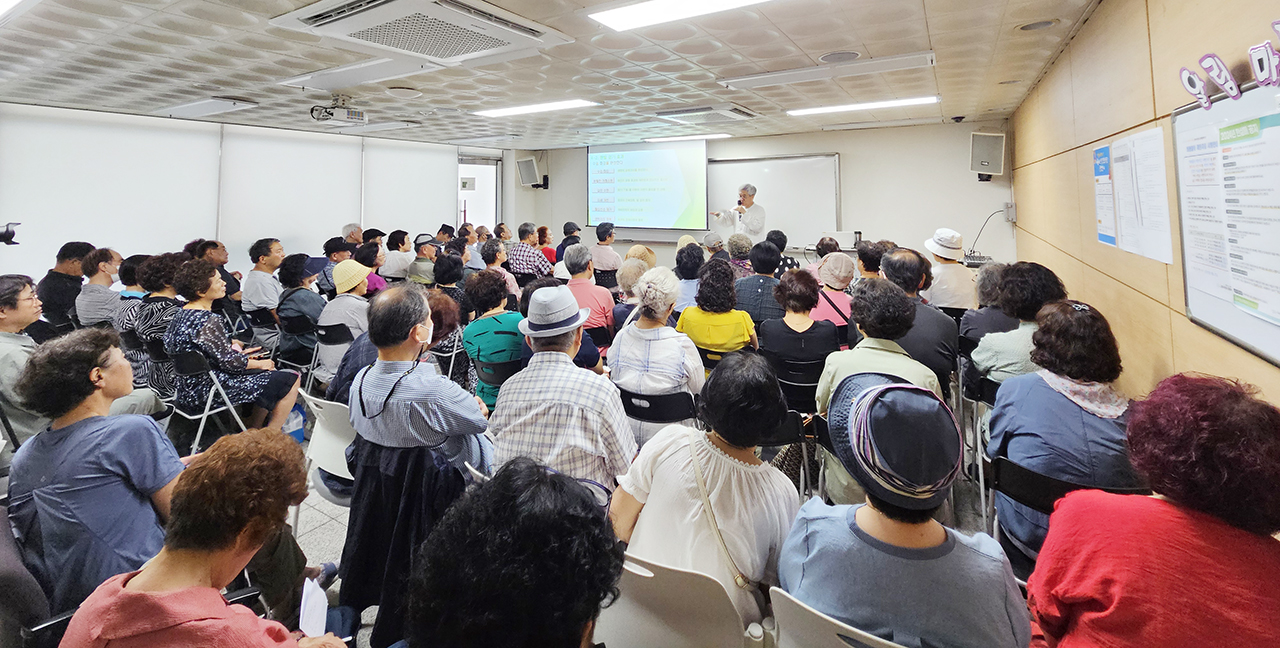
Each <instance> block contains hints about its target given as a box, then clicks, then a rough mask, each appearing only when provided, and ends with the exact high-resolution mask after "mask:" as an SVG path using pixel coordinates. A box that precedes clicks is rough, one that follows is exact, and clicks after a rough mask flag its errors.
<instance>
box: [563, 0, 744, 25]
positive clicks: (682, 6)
mask: <svg viewBox="0 0 1280 648" xmlns="http://www.w3.org/2000/svg"><path fill="white" fill-rule="evenodd" d="M765 1H766V0H648V2H637V3H635V4H630V5H627V6H624V7H617V8H615V9H608V10H605V11H597V12H595V13H591V14H587V15H588V16H590V18H591V19H592V20H594V21H596V22H598V23H600V24H602V25H604V26H606V27H608V28H610V29H612V30H614V31H620V32H621V31H627V30H630V29H639V28H640V27H648V26H650V25H660V24H662V23H666V22H671V21H673V20H685V19H687V18H694V17H696V16H705V15H707V14H713V13H718V12H721V11H728V10H730V9H739V8H741V7H749V6H751V5H756V4H761V3H763V2H765Z"/></svg>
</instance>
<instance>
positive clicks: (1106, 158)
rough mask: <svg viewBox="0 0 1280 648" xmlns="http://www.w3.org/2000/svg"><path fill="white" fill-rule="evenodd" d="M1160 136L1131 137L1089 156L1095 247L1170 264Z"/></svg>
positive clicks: (1143, 133)
mask: <svg viewBox="0 0 1280 648" xmlns="http://www.w3.org/2000/svg"><path fill="white" fill-rule="evenodd" d="M1164 153H1165V152H1164V132H1163V131H1162V130H1161V129H1159V128H1152V129H1149V130H1145V131H1141V132H1138V133H1134V134H1133V135H1130V136H1128V137H1123V138H1120V139H1118V140H1115V141H1113V142H1111V145H1110V146H1103V147H1099V148H1096V149H1094V150H1093V180H1094V184H1093V191H1094V212H1095V217H1096V219H1097V223H1098V242H1100V243H1104V244H1106V245H1113V246H1116V247H1118V248H1120V249H1121V250H1124V251H1126V252H1132V253H1134V254H1140V255H1142V256H1144V257H1147V258H1149V259H1155V260H1156V261H1159V262H1161V263H1173V227H1172V225H1171V219H1170V218H1169V186H1168V182H1167V180H1166V175H1165V170H1166V167H1165V160H1164Z"/></svg>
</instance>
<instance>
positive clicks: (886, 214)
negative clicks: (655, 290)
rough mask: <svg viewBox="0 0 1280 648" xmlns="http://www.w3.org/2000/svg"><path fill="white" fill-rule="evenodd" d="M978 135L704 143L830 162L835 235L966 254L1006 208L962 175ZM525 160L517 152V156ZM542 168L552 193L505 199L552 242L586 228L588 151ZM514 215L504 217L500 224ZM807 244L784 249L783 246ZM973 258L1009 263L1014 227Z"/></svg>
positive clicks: (737, 152) (667, 256)
mask: <svg viewBox="0 0 1280 648" xmlns="http://www.w3.org/2000/svg"><path fill="white" fill-rule="evenodd" d="M982 126H985V127H986V128H985V129H984V130H994V129H1002V128H1003V126H1004V124H1003V123H989V124H983V125H982ZM979 127H980V126H979V125H978V124H938V125H930V126H908V127H901V128H883V129H869V130H859V131H834V132H821V133H803V134H798V135H778V136H772V137H755V138H733V139H726V140H711V141H709V142H708V143H707V155H708V157H710V158H713V159H720V158H745V157H767V156H774V155H796V154H813V153H839V154H840V202H841V208H840V212H841V223H842V227H843V229H844V230H849V231H851V230H861V231H862V235H863V237H864V238H870V239H890V240H893V241H895V242H897V243H898V244H900V245H903V246H906V247H913V248H916V249H921V248H922V245H923V243H924V240H925V239H926V238H929V237H930V236H932V235H933V231H934V230H935V229H937V228H939V227H950V228H952V229H955V230H957V231H959V232H960V233H961V234H963V235H964V237H965V246H966V247H968V246H969V244H970V241H971V239H972V238H973V237H974V236H975V235H977V233H978V230H979V228H981V226H982V222H983V220H985V219H986V217H987V216H988V215H989V214H991V212H993V211H996V210H998V209H1002V208H1003V207H1004V203H1005V202H1007V201H1011V200H1013V198H1012V191H1011V190H1010V184H1009V179H1008V176H996V177H995V178H994V179H993V180H992V181H991V182H978V179H977V175H976V174H974V173H972V172H970V171H969V134H970V133H971V132H973V131H975V130H978V129H979ZM527 154H528V153H527V152H521V156H522V157H523V156H525V155H527ZM546 160H547V162H546V164H545V165H542V164H541V162H542V160H539V162H540V166H541V167H542V168H545V169H547V171H545V173H547V174H548V175H549V176H550V177H551V189H549V190H541V189H536V190H535V189H529V188H526V187H521V186H520V185H519V184H516V185H515V186H514V187H511V186H509V187H508V190H509V191H511V192H514V195H513V199H511V200H508V204H510V205H513V206H514V205H516V204H519V205H522V206H524V208H525V209H528V208H529V207H532V209H533V218H532V219H530V220H533V221H535V222H536V223H538V224H539V225H548V226H550V227H551V229H552V231H553V232H554V233H555V234H556V238H557V240H558V239H559V233H560V228H561V226H562V225H563V223H564V222H565V221H568V220H572V221H575V222H577V223H578V224H579V225H581V224H583V223H585V222H586V205H587V183H586V175H587V150H586V149H585V148H578V149H561V150H553V151H547V152H546ZM509 166H513V165H509ZM1006 168H1008V164H1006ZM762 202H763V197H762ZM513 211H514V210H513ZM513 211H508V212H507V214H508V216H511V215H513ZM515 213H519V212H518V211H516V212H515ZM521 218H523V217H521ZM508 222H512V221H510V220H509V221H508ZM515 222H518V220H517V221H515ZM784 231H785V228H784ZM586 238H588V239H590V238H591V233H590V232H586ZM813 243H815V241H791V242H790V245H791V246H803V245H812V244H813ZM646 245H649V246H650V247H652V248H654V250H655V251H656V252H657V253H658V259H659V262H660V263H663V264H666V265H670V264H672V263H674V260H675V249H674V248H675V246H674V245H672V244H670V243H655V242H646ZM629 246H630V242H619V244H618V245H617V246H616V247H618V248H619V251H620V252H625V248H627V247H629ZM978 249H979V251H981V252H983V253H984V254H987V255H989V256H991V257H994V258H995V259H997V260H1000V261H1013V260H1015V256H1016V250H1015V246H1014V238H1013V226H1012V225H1010V224H1008V223H1006V222H1004V219H1003V218H1002V216H1001V215H996V217H995V218H992V219H991V223H990V224H989V225H987V229H986V231H985V232H984V233H983V234H982V238H981V239H980V240H979V241H978Z"/></svg>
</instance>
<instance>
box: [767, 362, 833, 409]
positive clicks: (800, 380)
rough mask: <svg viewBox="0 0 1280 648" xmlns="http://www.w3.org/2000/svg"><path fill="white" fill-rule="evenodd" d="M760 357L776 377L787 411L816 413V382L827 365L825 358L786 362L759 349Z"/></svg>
mask: <svg viewBox="0 0 1280 648" xmlns="http://www.w3.org/2000/svg"><path fill="white" fill-rule="evenodd" d="M760 355H763V356H764V357H765V359H766V360H768V361H769V364H770V365H772V366H773V371H774V373H776V374H777V375H778V385H779V386H781V387H782V395H783V396H784V397H785V398H786V399H787V408H788V409H793V410H796V411H798V412H807V413H813V412H816V411H818V404H817V395H818V380H819V379H821V378H822V369H823V367H825V366H826V363H827V361H826V359H825V358H823V359H822V360H810V361H798V360H788V359H785V358H783V357H782V356H780V355H778V354H777V353H774V352H773V351H771V350H769V349H761V350H760Z"/></svg>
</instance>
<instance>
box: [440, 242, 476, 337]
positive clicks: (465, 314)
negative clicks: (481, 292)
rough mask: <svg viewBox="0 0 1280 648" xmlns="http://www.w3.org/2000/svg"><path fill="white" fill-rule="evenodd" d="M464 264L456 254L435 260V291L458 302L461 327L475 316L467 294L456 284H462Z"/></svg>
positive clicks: (445, 255) (441, 256) (442, 256)
mask: <svg viewBox="0 0 1280 648" xmlns="http://www.w3.org/2000/svg"><path fill="white" fill-rule="evenodd" d="M465 266H466V262H465V261H464V260H463V258H462V257H461V256H460V255H457V254H442V255H440V256H439V257H437V258H436V269H435V270H436V289H437V290H439V291H440V292H442V293H444V294H446V295H448V296H449V297H450V298H452V299H453V301H456V302H458V306H459V307H460V308H461V309H462V325H463V326H466V325H467V323H468V322H470V321H471V318H472V317H474V316H475V310H476V309H475V306H473V305H472V304H471V300H469V299H467V292H466V291H465V290H464V289H463V288H462V287H460V286H459V285H458V284H459V283H461V282H462V273H463V268H464V267H465Z"/></svg>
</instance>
